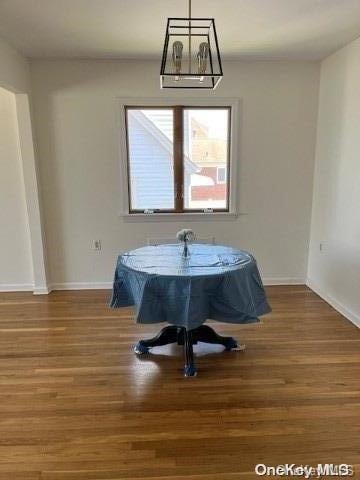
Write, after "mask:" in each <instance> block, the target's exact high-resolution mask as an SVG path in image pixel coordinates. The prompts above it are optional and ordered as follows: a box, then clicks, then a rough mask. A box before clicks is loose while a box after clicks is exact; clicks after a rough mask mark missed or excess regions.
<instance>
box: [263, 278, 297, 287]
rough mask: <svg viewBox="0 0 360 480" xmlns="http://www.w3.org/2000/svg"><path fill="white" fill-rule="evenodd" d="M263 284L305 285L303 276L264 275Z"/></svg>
mask: <svg viewBox="0 0 360 480" xmlns="http://www.w3.org/2000/svg"><path fill="white" fill-rule="evenodd" d="M262 281H263V284H264V285H266V286H271V285H305V278H303V277H263V278H262Z"/></svg>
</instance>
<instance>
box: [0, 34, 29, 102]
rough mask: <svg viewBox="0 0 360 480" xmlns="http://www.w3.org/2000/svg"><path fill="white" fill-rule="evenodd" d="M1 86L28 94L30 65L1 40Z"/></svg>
mask: <svg viewBox="0 0 360 480" xmlns="http://www.w3.org/2000/svg"><path fill="white" fill-rule="evenodd" d="M0 86H1V87H4V88H6V89H9V90H12V91H14V92H21V93H24V92H28V90H29V63H28V61H27V60H26V59H25V58H24V57H22V56H21V55H20V54H19V53H18V52H17V51H16V50H14V49H13V48H12V47H10V45H8V44H7V43H6V42H4V40H2V39H1V38H0Z"/></svg>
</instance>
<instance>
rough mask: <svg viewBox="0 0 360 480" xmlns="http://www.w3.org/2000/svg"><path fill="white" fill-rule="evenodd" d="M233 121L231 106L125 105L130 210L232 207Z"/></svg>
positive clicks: (220, 209) (225, 209)
mask: <svg viewBox="0 0 360 480" xmlns="http://www.w3.org/2000/svg"><path fill="white" fill-rule="evenodd" d="M230 123H231V107H230V106H224V107H222V106H215V107H207V106H206V107H200V106H174V107H173V106H161V107H158V106H135V105H131V106H125V126H126V139H127V142H126V147H127V152H126V153H127V174H128V193H129V202H128V203H129V213H130V214H137V213H186V212H194V213H203V212H206V213H211V212H229V198H230V182H229V178H230V175H229V174H230V133H229V132H230V127H231V125H230Z"/></svg>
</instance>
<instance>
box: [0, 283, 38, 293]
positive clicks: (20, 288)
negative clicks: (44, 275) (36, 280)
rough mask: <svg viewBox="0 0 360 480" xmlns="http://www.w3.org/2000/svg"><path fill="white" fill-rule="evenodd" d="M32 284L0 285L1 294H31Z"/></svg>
mask: <svg viewBox="0 0 360 480" xmlns="http://www.w3.org/2000/svg"><path fill="white" fill-rule="evenodd" d="M33 289H34V285H33V284H32V283H0V292H31V291H32V290H33Z"/></svg>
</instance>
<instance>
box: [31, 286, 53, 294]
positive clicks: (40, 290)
mask: <svg viewBox="0 0 360 480" xmlns="http://www.w3.org/2000/svg"><path fill="white" fill-rule="evenodd" d="M50 292H51V288H50V287H49V286H47V285H44V286H42V287H34V288H33V294H34V295H47V294H48V293H50Z"/></svg>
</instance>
